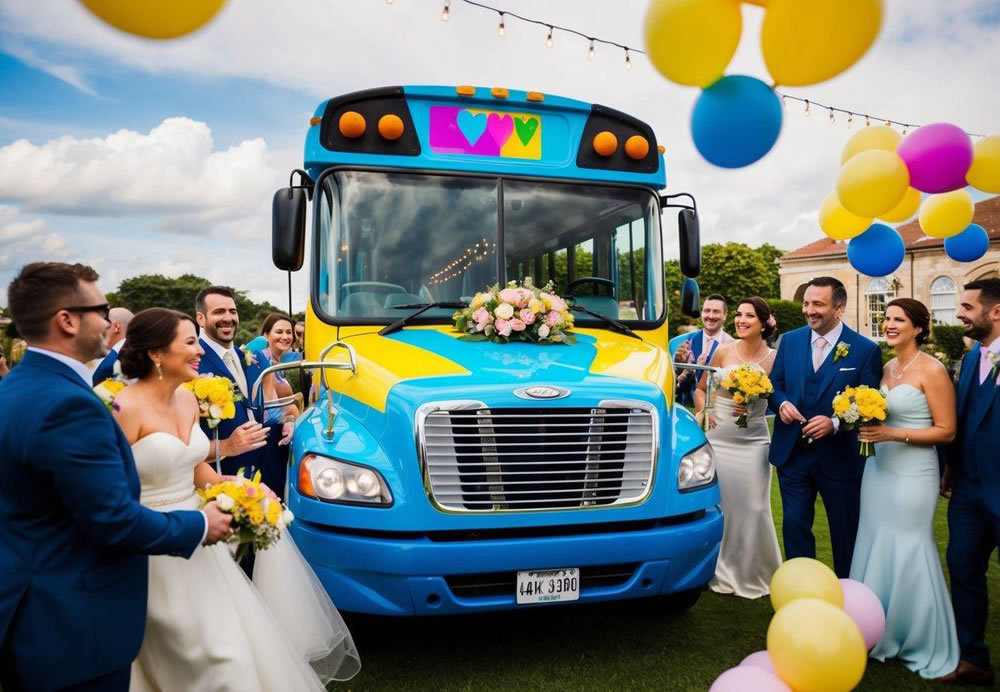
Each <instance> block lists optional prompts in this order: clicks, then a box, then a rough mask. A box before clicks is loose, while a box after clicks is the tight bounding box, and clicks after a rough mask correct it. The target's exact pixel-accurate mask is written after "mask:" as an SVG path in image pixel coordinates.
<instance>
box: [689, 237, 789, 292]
mask: <svg viewBox="0 0 1000 692" xmlns="http://www.w3.org/2000/svg"><path fill="white" fill-rule="evenodd" d="M701 254H702V263H701V264H702V269H701V276H699V277H698V285H699V286H700V287H701V295H702V298H703V299H704V298H705V297H706V296H709V295H711V294H713V293H718V294H720V295H723V296H725V297H726V300H727V301H728V302H729V304H730V306H732V305H733V304H734V303H735V302H736V301H737V300H740V299H741V298H746V297H749V296H761V297H767V296H770V295H771V294H772V293H773V288H772V287H773V285H774V281H773V276H772V270H771V268H770V267H768V266H767V264H766V261H765V259H764V257H763V256H762V255H761V253H759V252H757V251H756V250H754V249H753V248H751V247H750V246H748V245H745V244H743V243H725V244H720V243H710V244H708V245H705V246H704V247H703V248H702V253H701ZM776 271H777V269H776V268H775V269H774V270H773V272H776Z"/></svg>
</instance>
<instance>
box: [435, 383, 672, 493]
mask: <svg viewBox="0 0 1000 692" xmlns="http://www.w3.org/2000/svg"><path fill="white" fill-rule="evenodd" d="M469 403H470V402H465V404H464V405H459V406H457V407H448V406H447V405H441V406H438V407H434V408H435V410H432V411H431V412H430V413H428V414H426V415H425V416H423V417H418V425H419V430H418V439H419V440H420V443H421V450H420V451H421V459H422V460H423V463H424V468H425V472H426V473H425V479H426V482H427V489H428V492H429V494H430V496H431V498H432V499H433V501H434V502H435V503H436V505H437V506H438V507H439V508H440V509H443V510H447V511H457V512H502V511H525V510H560V509H582V508H588V507H600V506H606V505H613V504H626V503H634V502H638V501H640V500H642V499H643V498H645V497H646V495H647V494H648V493H649V491H650V489H651V486H652V476H653V468H654V465H655V461H656V420H655V415H654V410H653V409H652V408H651V407H648V406H646V405H641V406H640V405H633V404H632V402H614V404H615V405H604V402H602V405H600V406H598V407H596V408H589V407H588V408H582V407H581V408H487V407H484V406H480V405H469Z"/></svg>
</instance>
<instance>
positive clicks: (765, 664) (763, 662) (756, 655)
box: [740, 649, 778, 675]
mask: <svg viewBox="0 0 1000 692" xmlns="http://www.w3.org/2000/svg"><path fill="white" fill-rule="evenodd" d="M740 665H741V666H753V667H755V668H761V669H763V670H766V671H767V672H769V673H771V674H772V675H777V674H778V671H776V670H775V669H774V666H773V665H771V657H770V655H768V653H767V649H765V650H764V651H755V652H753V653H752V654H750V655H749V656H747V657H746V658H744V659H743V660H742V661H740Z"/></svg>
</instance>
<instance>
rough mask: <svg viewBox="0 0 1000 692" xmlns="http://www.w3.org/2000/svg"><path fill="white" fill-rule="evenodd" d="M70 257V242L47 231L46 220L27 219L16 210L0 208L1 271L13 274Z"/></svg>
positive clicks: (2, 206)
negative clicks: (41, 261) (32, 264)
mask: <svg viewBox="0 0 1000 692" xmlns="http://www.w3.org/2000/svg"><path fill="white" fill-rule="evenodd" d="M68 256H69V246H68V243H67V241H66V238H65V237H64V236H62V235H61V234H59V233H55V232H53V231H46V224H45V220H44V219H37V218H34V219H25V218H22V217H21V215H20V213H19V211H18V210H17V209H15V208H14V207H9V206H4V205H0V271H3V270H13V269H16V268H17V267H19V266H21V265H22V264H25V263H27V262H33V261H36V260H38V259H43V258H44V259H47V260H58V259H64V258H66V257H68Z"/></svg>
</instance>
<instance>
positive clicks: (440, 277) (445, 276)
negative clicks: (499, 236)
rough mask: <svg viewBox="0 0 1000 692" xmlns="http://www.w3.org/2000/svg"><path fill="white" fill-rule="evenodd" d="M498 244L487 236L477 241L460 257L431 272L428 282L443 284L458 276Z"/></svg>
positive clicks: (484, 257)
mask: <svg viewBox="0 0 1000 692" xmlns="http://www.w3.org/2000/svg"><path fill="white" fill-rule="evenodd" d="M496 246H497V245H496V243H490V241H489V240H487V239H486V238H483V239H482V240H480V241H477V242H476V244H475V245H473V246H472V247H469V248H466V249H465V252H463V253H462V255H461V256H460V257H457V258H455V259H454V260H452V261H451V262H449V263H448V264H446V265H445V266H444V267H443V268H442V269H441V270H440V271H438V272H436V273H434V274H431V276H430V280H429V281H428V283H430V284H443V283H445V282H447V281H451V280H452V279H454V278H457V277H458V276H459V275H461V274H462V273H463V272H464V271H465V270H466V269H468V268H469V267H471V266H472V263H473V262H479V261H482V260H484V259H486V257H487V256H488V255H489V254H490V252H491V251H492V250H495V249H496Z"/></svg>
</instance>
